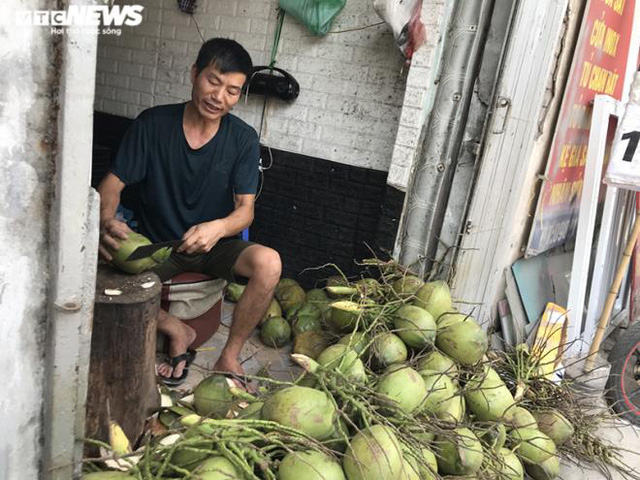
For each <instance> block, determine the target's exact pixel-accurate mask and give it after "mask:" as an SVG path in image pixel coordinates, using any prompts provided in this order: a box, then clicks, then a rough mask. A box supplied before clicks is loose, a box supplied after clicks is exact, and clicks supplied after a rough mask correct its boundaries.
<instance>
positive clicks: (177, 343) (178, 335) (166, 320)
mask: <svg viewBox="0 0 640 480" xmlns="http://www.w3.org/2000/svg"><path fill="white" fill-rule="evenodd" d="M158 330H159V331H161V332H162V333H164V334H165V335H166V336H167V337H169V356H170V357H177V356H178V355H182V354H183V353H185V352H186V351H187V349H188V348H189V346H190V345H191V344H192V343H193V341H194V340H195V339H196V332H195V330H194V329H193V328H191V327H190V326H189V325H187V324H186V323H183V322H182V321H180V320H179V319H178V318H177V317H174V316H173V315H169V314H168V313H167V312H165V311H164V310H160V312H159V313H158ZM184 366H185V362H184V361H182V362H180V363H178V364H177V365H176V366H175V368H172V367H171V365H169V364H168V363H161V364H160V365H158V368H157V371H158V375H160V376H161V377H165V378H169V377H171V376H173V377H176V378H178V377H180V376H181V375H182V370H183V369H184Z"/></svg>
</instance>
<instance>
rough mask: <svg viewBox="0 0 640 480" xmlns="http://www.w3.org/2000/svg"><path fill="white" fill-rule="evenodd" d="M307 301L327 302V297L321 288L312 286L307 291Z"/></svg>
mask: <svg viewBox="0 0 640 480" xmlns="http://www.w3.org/2000/svg"><path fill="white" fill-rule="evenodd" d="M307 302H311V303H327V302H329V297H327V294H326V293H325V291H324V290H322V289H321V288H313V289H311V290H309V291H308V292H307Z"/></svg>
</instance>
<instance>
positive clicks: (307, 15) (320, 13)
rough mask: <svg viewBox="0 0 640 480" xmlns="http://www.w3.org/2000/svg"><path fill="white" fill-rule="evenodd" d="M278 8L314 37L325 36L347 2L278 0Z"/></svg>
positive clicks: (342, 0) (333, 0)
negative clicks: (300, 23)
mask: <svg viewBox="0 0 640 480" xmlns="http://www.w3.org/2000/svg"><path fill="white" fill-rule="evenodd" d="M279 2H280V8H282V9H283V10H284V11H285V12H287V13H288V14H289V15H291V16H292V17H293V18H295V19H296V20H298V21H299V22H302V23H303V24H304V25H305V26H306V27H307V28H308V29H309V30H310V31H311V33H313V34H314V35H325V34H326V33H327V32H328V31H329V29H330V28H331V23H332V22H333V19H334V18H336V16H337V15H338V14H339V13H340V12H341V11H342V9H343V8H344V6H345V5H346V3H347V0H279Z"/></svg>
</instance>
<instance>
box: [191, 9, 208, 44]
mask: <svg viewBox="0 0 640 480" xmlns="http://www.w3.org/2000/svg"><path fill="white" fill-rule="evenodd" d="M189 15H191V20H193V24H194V25H195V26H196V30H197V31H198V35H200V38H201V39H202V43H204V42H205V39H204V36H203V35H202V32H201V31H200V26H199V25H198V22H197V21H196V17H195V16H194V15H193V13H190V14H189Z"/></svg>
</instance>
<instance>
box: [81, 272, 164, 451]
mask: <svg viewBox="0 0 640 480" xmlns="http://www.w3.org/2000/svg"><path fill="white" fill-rule="evenodd" d="M161 288H162V283H161V282H160V279H159V278H158V276H157V275H156V274H155V273H150V272H145V273H141V274H138V275H130V274H125V273H121V272H119V271H117V270H116V269H115V268H113V267H111V266H109V265H99V266H98V277H97V281H96V297H95V304H94V315H93V329H92V334H91V360H90V365H89V386H88V392H87V416H86V425H85V436H86V438H90V439H96V440H102V441H105V442H108V441H109V420H115V421H116V422H118V423H119V424H120V426H121V427H122V429H123V430H124V432H125V434H126V435H127V437H128V438H129V440H130V441H131V442H132V444H134V443H135V442H136V440H137V439H138V437H139V436H140V435H141V434H142V433H143V431H144V426H145V421H146V419H147V417H148V416H149V414H150V411H151V410H152V409H153V408H156V407H158V406H159V393H158V388H157V386H156V375H155V352H156V326H157V316H158V310H159V308H160V291H161ZM113 291H120V292H121V293H120V294H119V295H118V294H116V292H113Z"/></svg>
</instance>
